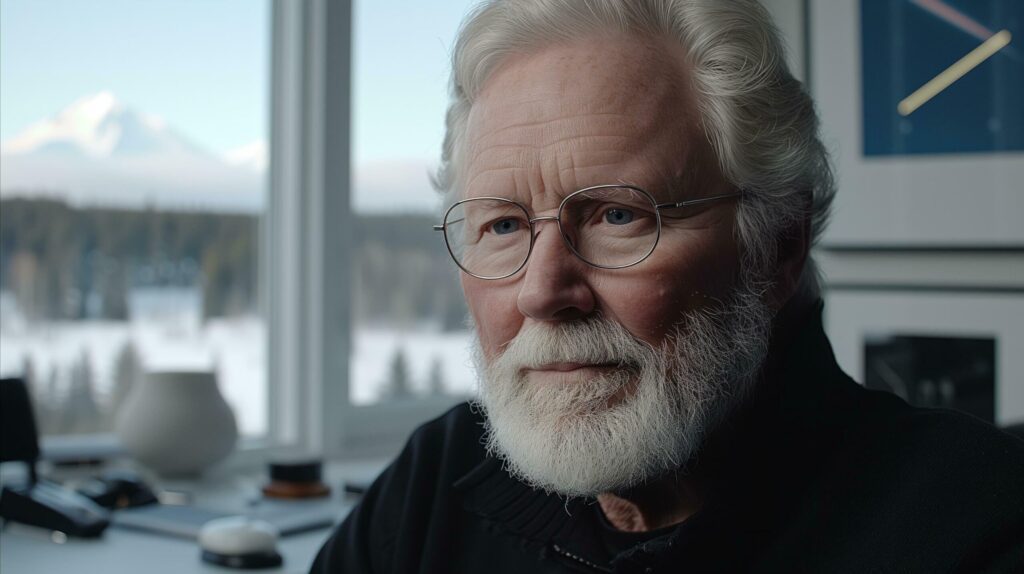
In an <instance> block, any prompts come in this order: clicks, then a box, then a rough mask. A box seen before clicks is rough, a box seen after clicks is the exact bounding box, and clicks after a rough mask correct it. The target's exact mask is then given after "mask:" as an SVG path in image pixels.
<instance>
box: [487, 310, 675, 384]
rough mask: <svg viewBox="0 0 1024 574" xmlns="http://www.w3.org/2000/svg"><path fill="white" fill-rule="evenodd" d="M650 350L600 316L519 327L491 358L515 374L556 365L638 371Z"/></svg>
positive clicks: (617, 325) (648, 356)
mask: <svg viewBox="0 0 1024 574" xmlns="http://www.w3.org/2000/svg"><path fill="white" fill-rule="evenodd" d="M654 353H655V351H654V349H653V348H652V347H651V346H650V345H648V344H646V343H644V342H642V341H639V340H638V339H636V338H634V337H633V336H632V335H631V334H630V333H629V332H628V331H626V329H625V328H624V327H622V326H621V325H619V324H618V323H615V322H614V321H609V320H607V319H604V318H602V317H593V318H590V319H586V320H582V321H578V322H572V323H558V324H543V323H533V324H530V325H528V326H526V327H524V328H523V330H521V331H520V332H519V334H518V335H517V336H516V337H515V338H514V339H512V340H511V341H510V342H509V343H508V345H507V346H506V348H505V350H504V352H503V353H502V354H501V355H500V356H499V357H498V358H497V359H495V363H496V365H495V366H497V364H499V363H500V365H501V366H502V367H505V368H514V369H516V370H517V371H521V370H524V369H537V368H541V367H544V366H547V365H551V364H556V363H579V364H585V365H609V364H611V365H618V366H619V367H620V368H623V369H631V370H632V369H638V368H639V367H640V365H642V364H644V362H645V361H649V360H651V359H652V358H653V356H654Z"/></svg>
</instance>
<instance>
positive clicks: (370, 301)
mask: <svg viewBox="0 0 1024 574" xmlns="http://www.w3.org/2000/svg"><path fill="white" fill-rule="evenodd" d="M433 223H434V221H433V218H431V217H429V216H425V215H357V216H356V217H355V218H354V222H353V226H352V227H353V228H352V230H351V231H352V234H351V237H352V240H353V243H352V262H351V266H350V272H351V275H350V279H351V280H352V281H353V284H352V290H353V307H352V311H353V319H354V320H355V321H356V323H364V324H365V323H385V324H391V325H398V326H409V325H411V324H414V323H417V322H423V321H429V322H434V323H439V324H441V325H442V326H443V327H444V328H445V329H460V328H463V326H464V317H465V314H466V311H465V304H464V302H463V300H462V296H461V292H460V290H459V288H458V276H457V274H456V273H455V271H454V269H453V265H452V264H451V262H450V261H449V259H448V255H447V253H446V251H445V248H444V243H443V241H442V239H441V237H440V236H439V234H437V233H435V232H433V231H432V229H431V225H432V224H433ZM260 225H261V222H260V218H259V217H258V216H257V215H250V214H229V213H202V212H181V211H165V210H158V209H144V210H127V209H111V208H93V207H88V208H83V207H75V206H71V205H68V204H67V203H65V202H63V201H60V200H53V199H26V198H17V199H15V198H10V199H3V200H0V288H2V289H4V290H6V291H8V292H10V293H12V294H13V295H14V298H15V301H16V302H17V305H18V308H19V309H20V311H21V312H22V313H23V314H24V315H25V317H26V318H27V319H28V320H30V321H39V320H79V319H107V320H123V319H127V318H128V314H129V311H130V310H129V305H128V295H129V293H130V292H131V291H132V290H133V289H137V288H145V287H186V288H187V287H193V288H198V289H200V290H201V293H202V297H201V299H202V317H203V318H204V319H208V318H212V317H221V316H230V315H236V314H244V313H255V312H258V310H259V288H260V282H259V266H260V256H259V246H260Z"/></svg>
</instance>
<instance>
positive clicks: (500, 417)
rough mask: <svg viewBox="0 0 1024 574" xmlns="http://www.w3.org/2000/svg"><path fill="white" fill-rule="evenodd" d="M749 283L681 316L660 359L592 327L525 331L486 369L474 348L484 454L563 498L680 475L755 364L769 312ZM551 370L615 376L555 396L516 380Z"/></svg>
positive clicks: (763, 347) (612, 326)
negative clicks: (577, 367) (597, 367)
mask: <svg viewBox="0 0 1024 574" xmlns="http://www.w3.org/2000/svg"><path fill="white" fill-rule="evenodd" d="M752 283H753V282H752V281H744V282H743V286H741V287H740V288H739V289H738V290H737V293H736V294H735V295H733V296H732V297H730V298H729V300H728V301H725V302H723V303H722V304H721V306H720V307H718V308H716V309H712V310H701V311H697V312H694V313H691V314H690V315H689V316H688V317H686V319H685V320H684V321H682V322H681V324H679V325H678V326H677V327H676V328H675V331H674V333H673V334H672V336H670V337H668V338H667V340H666V342H665V344H664V345H662V347H661V348H659V349H655V348H652V347H651V346H650V345H648V344H646V343H644V342H642V341H639V340H637V339H636V338H635V337H633V336H632V335H631V334H630V333H629V332H628V331H626V329H625V328H624V327H622V325H620V324H618V323H615V322H613V321H610V320H607V319H605V318H603V317H600V316H597V317H593V318H588V319H586V320H580V321H571V322H561V323H550V324H541V323H531V324H530V325H529V326H528V327H524V329H523V330H521V331H520V332H519V334H518V335H517V336H516V338H515V339H513V340H512V341H511V342H510V343H509V345H508V347H507V348H506V350H505V351H504V352H503V353H502V354H501V355H500V356H498V357H497V358H495V359H494V360H493V361H492V362H491V363H490V364H486V361H485V360H484V359H483V354H482V352H481V350H480V348H479V344H477V349H476V354H475V355H476V356H475V360H476V363H477V372H478V373H480V376H481V381H480V395H479V399H478V406H479V407H481V409H482V410H483V412H484V414H485V415H486V423H485V441H486V446H487V449H488V452H489V453H491V454H492V455H494V456H496V457H498V458H500V459H501V460H502V461H503V462H504V464H505V467H506V468H507V470H508V471H509V472H510V473H511V474H512V475H513V476H515V477H516V478H518V479H519V480H521V481H523V482H525V483H526V484H529V485H530V486H532V487H534V488H539V489H542V490H545V491H547V492H554V493H557V494H560V495H563V496H570V497H572V496H584V497H585V496H596V495H597V494H600V493H604V492H615V491H619V490H621V489H625V488H629V487H633V486H636V485H638V484H641V483H642V482H644V481H647V480H650V479H653V478H656V477H658V476H659V475H662V474H664V473H666V472H670V471H675V470H679V469H682V468H683V467H684V466H685V465H686V464H687V463H689V462H690V460H691V459H692V458H693V457H694V455H695V454H696V452H697V451H698V449H699V448H700V446H701V445H702V443H703V441H704V439H705V438H706V437H707V435H708V433H709V432H710V431H711V430H713V429H714V428H715V427H716V426H717V425H718V424H719V423H720V422H721V420H722V419H723V418H725V416H726V415H727V414H728V413H729V412H731V411H732V410H733V409H735V408H736V407H737V406H738V405H739V404H740V403H741V402H742V401H743V399H744V398H745V397H746V395H747V394H748V393H749V391H750V389H751V387H752V386H753V385H752V383H753V381H754V380H755V378H756V376H757V374H758V372H759V371H760V367H761V365H762V363H763V361H764V357H765V355H766V353H767V344H768V336H769V333H770V328H771V321H772V317H773V312H772V310H771V309H770V308H769V307H768V306H767V305H765V304H764V303H763V302H762V301H761V298H760V296H759V293H757V292H756V290H755V289H754V288H753V287H752ZM560 362H576V363H584V364H588V363H589V364H608V363H612V364H618V365H620V368H619V369H617V370H615V371H613V372H611V373H609V374H607V375H602V376H598V377H596V378H593V379H590V380H588V381H586V382H583V383H579V384H564V385H538V384H531V383H530V382H529V381H528V380H527V378H526V375H525V373H524V372H523V370H524V369H529V368H536V367H539V366H541V365H544V364H550V363H560ZM624 387H625V388H624ZM622 391H625V393H623V392H622ZM617 392H618V393H619V396H622V395H623V394H624V395H625V396H624V397H623V398H621V400H619V399H618V396H616V398H615V399H613V396H615V395H616V393H617Z"/></svg>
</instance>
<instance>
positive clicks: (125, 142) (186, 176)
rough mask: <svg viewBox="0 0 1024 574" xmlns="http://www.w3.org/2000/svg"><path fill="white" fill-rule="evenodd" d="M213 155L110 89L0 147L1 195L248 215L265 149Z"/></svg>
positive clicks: (258, 190)
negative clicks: (119, 98)
mask: <svg viewBox="0 0 1024 574" xmlns="http://www.w3.org/2000/svg"><path fill="white" fill-rule="evenodd" d="M240 150H246V151H247V153H241V151H239V152H237V153H234V152H229V154H227V156H226V157H224V158H219V157H216V156H214V155H212V154H210V153H207V152H206V151H204V150H203V149H201V148H200V147H199V146H197V145H195V144H193V143H192V142H190V141H188V139H187V138H185V137H184V136H182V135H181V134H179V133H177V132H176V131H175V130H174V129H173V128H171V127H170V126H168V125H167V124H166V123H165V122H163V121H162V120H160V119H159V118H156V117H153V116H149V115H147V114H144V113H141V112H139V111H136V110H134V109H132V108H131V107H130V106H128V105H126V104H125V103H123V102H121V101H119V100H118V99H117V98H116V97H115V96H114V95H113V94H111V93H110V92H101V93H99V94H95V95H92V96H88V97H84V98H81V99H79V100H78V101H76V102H74V103H72V104H71V105H70V106H68V107H67V108H65V109H64V110H62V111H60V112H59V113H57V114H56V115H55V116H53V117H51V118H48V119H44V120H42V121H39V122H36V123H35V124H33V125H31V126H29V127H28V128H26V129H25V130H24V131H22V132H21V133H20V134H18V135H17V136H15V137H14V138H11V139H10V140H8V141H5V142H3V143H2V144H0V168H2V169H0V194H2V195H3V196H4V197H10V196H39V195H45V196H49V197H61V198H64V199H67V200H68V201H70V202H72V203H75V204H84V205H108V206H123V207H142V206H154V207H164V208H177V209H182V208H184V209H212V210H230V211H254V210H258V209H260V206H261V205H262V201H263V191H264V179H263V178H264V173H265V166H266V160H265V159H263V160H262V163H261V162H260V157H262V158H265V157H266V151H265V144H264V146H263V149H262V155H261V150H260V149H259V146H258V145H254V144H249V145H248V146H244V148H240Z"/></svg>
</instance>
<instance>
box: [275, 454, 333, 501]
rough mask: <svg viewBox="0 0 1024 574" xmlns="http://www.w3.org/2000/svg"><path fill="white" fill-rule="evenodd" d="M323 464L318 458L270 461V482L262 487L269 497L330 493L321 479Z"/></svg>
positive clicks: (310, 495) (315, 496) (302, 496)
mask: <svg viewBox="0 0 1024 574" xmlns="http://www.w3.org/2000/svg"><path fill="white" fill-rule="evenodd" d="M322 475H323V464H322V463H321V462H320V461H319V460H306V461H299V462H272V463H270V482H269V483H268V484H266V485H264V487H263V495H264V496H267V497H269V498H291V499H295V498H318V497H323V496H327V495H329V494H330V493H331V487H329V486H327V485H326V484H324V483H323V481H322V480H321V476H322Z"/></svg>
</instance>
